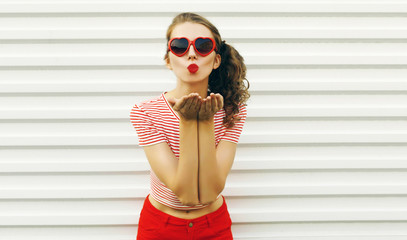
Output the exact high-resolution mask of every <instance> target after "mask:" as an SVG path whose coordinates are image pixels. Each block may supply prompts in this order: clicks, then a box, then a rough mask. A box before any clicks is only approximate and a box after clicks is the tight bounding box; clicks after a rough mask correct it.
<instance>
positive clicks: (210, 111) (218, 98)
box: [198, 93, 223, 120]
mask: <svg viewBox="0 0 407 240" xmlns="http://www.w3.org/2000/svg"><path fill="white" fill-rule="evenodd" d="M222 108H223V97H222V95H220V94H219V93H217V94H214V93H211V94H210V95H209V96H208V97H206V98H205V99H203V101H202V102H201V108H200V109H199V113H198V119H199V120H209V119H211V118H212V117H213V116H214V115H215V114H216V113H217V112H218V111H219V110H221V109H222Z"/></svg>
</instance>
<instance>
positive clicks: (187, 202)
mask: <svg viewBox="0 0 407 240" xmlns="http://www.w3.org/2000/svg"><path fill="white" fill-rule="evenodd" d="M174 194H175V195H176V196H177V198H178V200H179V201H180V202H181V204H182V205H184V206H195V205H198V204H199V199H198V193H193V192H191V191H180V190H177V191H174Z"/></svg>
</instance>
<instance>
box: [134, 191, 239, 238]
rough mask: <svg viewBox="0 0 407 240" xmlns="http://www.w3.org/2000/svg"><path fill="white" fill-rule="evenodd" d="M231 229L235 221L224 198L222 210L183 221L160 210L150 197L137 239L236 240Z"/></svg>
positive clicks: (141, 217)
mask: <svg viewBox="0 0 407 240" xmlns="http://www.w3.org/2000/svg"><path fill="white" fill-rule="evenodd" d="M222 197H223V196H222ZM231 226H232V220H231V219H230V215H229V211H228V209H227V205H226V202H225V198H224V197H223V204H222V206H221V207H220V208H219V209H218V210H216V211H214V212H211V213H208V214H206V215H204V216H201V217H198V218H194V219H182V218H177V217H174V216H171V215H169V214H167V213H164V212H162V211H160V210H158V209H157V208H155V207H154V206H153V205H152V204H151V203H150V200H149V199H148V196H147V198H146V199H145V200H144V205H143V209H142V210H141V213H140V220H139V225H138V232H137V239H138V240H147V239H148V240H150V239H159V240H167V239H168V240H184V239H185V240H192V239H193V240H204V239H205V240H213V239H222V240H223V239H225V240H227V239H233V235H232V231H231Z"/></svg>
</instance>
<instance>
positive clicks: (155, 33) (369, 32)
mask: <svg viewBox="0 0 407 240" xmlns="http://www.w3.org/2000/svg"><path fill="white" fill-rule="evenodd" d="M329 17H332V16H329ZM406 30H407V29H406V28H394V29H388V28H377V29H366V28H347V29H343V28H341V29H336V28H334V27H332V28H292V29H288V28H287V29H273V28H261V29H252V28H247V29H243V28H239V29H230V28H224V29H222V37H223V39H226V40H227V41H228V42H245V41H247V42H250V41H255V42H260V43H262V42H275V41H280V42H286V41H287V42H293V41H294V42H300V43H302V42H311V43H313V42H319V41H322V42H324V41H327V42H332V41H333V42H340V43H341V42H355V41H356V42H365V41H367V42H373V43H375V42H376V39H377V40H378V41H380V42H381V41H386V40H389V41H395V42H397V41H401V42H402V43H405V41H406V38H407V31H406ZM165 32H166V29H164V28H162V29H151V28H150V29H140V28H128V29H122V28H121V29H110V28H106V29H80V28H78V29H63V28H56V29H55V28H50V29H43V28H41V29H35V28H27V29H15V30H14V29H12V30H2V29H0V40H2V41H7V42H8V43H11V44H18V43H41V42H38V41H42V42H44V41H45V40H52V41H53V42H46V43H48V44H50V43H54V44H57V43H64V42H76V43H82V42H85V43H94V42H104V41H109V42H112V43H120V42H123V41H125V42H126V41H127V42H128V41H130V40H131V43H138V42H148V43H151V41H149V40H151V39H153V41H152V42H162V43H165V42H166V40H165V38H163V35H164V33H165ZM284 39H285V40H286V41H284ZM302 39H303V41H302ZM10 40H13V42H10ZM14 40H15V41H14ZM133 40H134V41H133ZM36 41H37V42H36ZM7 42H2V43H7ZM44 43H45V42H44Z"/></svg>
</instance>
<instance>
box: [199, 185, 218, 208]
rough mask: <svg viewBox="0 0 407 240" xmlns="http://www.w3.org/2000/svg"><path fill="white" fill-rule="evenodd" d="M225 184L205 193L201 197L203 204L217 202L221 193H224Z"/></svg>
mask: <svg viewBox="0 0 407 240" xmlns="http://www.w3.org/2000/svg"><path fill="white" fill-rule="evenodd" d="M223 188H224V186H222V187H219V188H217V189H214V190H213V191H211V192H210V193H207V194H203V195H202V197H201V198H200V199H199V200H200V202H201V204H204V205H207V204H211V203H213V202H215V201H216V200H217V199H218V197H219V195H220V194H221V193H222V191H223Z"/></svg>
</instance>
